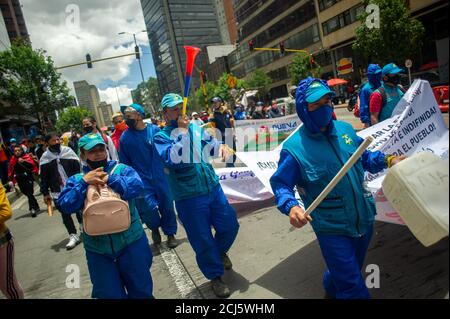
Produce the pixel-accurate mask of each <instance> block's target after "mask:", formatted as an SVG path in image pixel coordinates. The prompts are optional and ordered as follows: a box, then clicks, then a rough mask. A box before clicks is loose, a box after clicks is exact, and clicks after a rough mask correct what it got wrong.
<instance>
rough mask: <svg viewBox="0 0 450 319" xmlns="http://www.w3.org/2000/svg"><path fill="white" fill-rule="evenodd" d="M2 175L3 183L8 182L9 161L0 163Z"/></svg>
mask: <svg viewBox="0 0 450 319" xmlns="http://www.w3.org/2000/svg"><path fill="white" fill-rule="evenodd" d="M0 177H1V179H2V184H3V185H6V184H8V161H4V162H1V163H0Z"/></svg>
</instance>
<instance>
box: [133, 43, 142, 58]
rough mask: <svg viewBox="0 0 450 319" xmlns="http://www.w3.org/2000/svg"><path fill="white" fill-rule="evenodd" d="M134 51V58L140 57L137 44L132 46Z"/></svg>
mask: <svg viewBox="0 0 450 319" xmlns="http://www.w3.org/2000/svg"><path fill="white" fill-rule="evenodd" d="M134 53H135V54H136V59H140V58H141V54H140V53H139V47H138V46H137V45H136V46H135V47H134Z"/></svg>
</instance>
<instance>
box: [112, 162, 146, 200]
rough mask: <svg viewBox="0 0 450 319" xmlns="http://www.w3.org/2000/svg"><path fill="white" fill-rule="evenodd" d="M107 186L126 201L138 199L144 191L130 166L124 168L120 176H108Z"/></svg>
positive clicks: (139, 179) (142, 185) (136, 174)
mask: <svg viewBox="0 0 450 319" xmlns="http://www.w3.org/2000/svg"><path fill="white" fill-rule="evenodd" d="M108 186H109V187H111V188H112V189H113V190H114V191H115V192H116V193H118V194H119V195H120V197H121V198H122V199H123V200H126V201H128V200H130V199H133V198H136V197H138V196H139V195H140V194H141V192H142V190H143V189H144V184H143V183H142V180H141V178H140V177H139V175H138V173H137V172H136V171H135V170H134V169H133V168H132V167H130V166H125V167H124V168H123V169H122V170H121V171H120V174H112V175H109V177H108Z"/></svg>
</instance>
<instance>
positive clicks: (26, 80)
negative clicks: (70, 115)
mask: <svg viewBox="0 0 450 319" xmlns="http://www.w3.org/2000/svg"><path fill="white" fill-rule="evenodd" d="M73 101H74V98H73V97H72V96H71V95H70V94H69V88H68V87H67V83H66V82H65V81H61V74H59V73H58V72H57V71H56V70H55V67H54V64H53V60H52V58H51V57H49V56H46V55H45V51H44V50H41V49H38V50H33V49H32V48H31V46H29V45H27V44H26V43H24V42H20V41H17V42H14V43H13V44H12V46H11V49H10V50H6V51H3V52H0V115H7V114H26V115H32V116H36V115H38V118H39V120H41V116H42V117H43V118H51V117H54V114H55V112H54V111H55V110H61V109H63V108H65V107H67V106H70V105H72V104H73ZM42 124H43V123H41V127H42Z"/></svg>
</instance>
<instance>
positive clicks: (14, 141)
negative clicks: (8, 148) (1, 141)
mask: <svg viewBox="0 0 450 319" xmlns="http://www.w3.org/2000/svg"><path fill="white" fill-rule="evenodd" d="M9 142H10V143H17V140H16V139H15V138H14V137H13V138H12V139H10V140H9Z"/></svg>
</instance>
